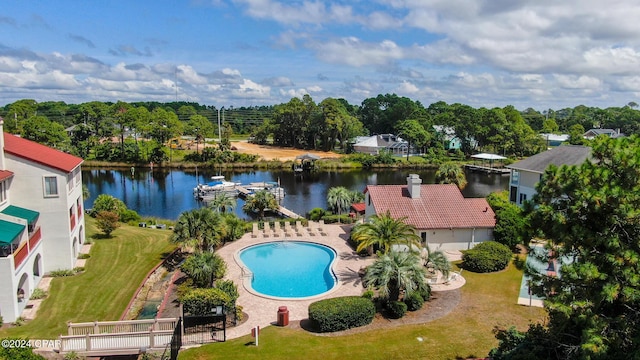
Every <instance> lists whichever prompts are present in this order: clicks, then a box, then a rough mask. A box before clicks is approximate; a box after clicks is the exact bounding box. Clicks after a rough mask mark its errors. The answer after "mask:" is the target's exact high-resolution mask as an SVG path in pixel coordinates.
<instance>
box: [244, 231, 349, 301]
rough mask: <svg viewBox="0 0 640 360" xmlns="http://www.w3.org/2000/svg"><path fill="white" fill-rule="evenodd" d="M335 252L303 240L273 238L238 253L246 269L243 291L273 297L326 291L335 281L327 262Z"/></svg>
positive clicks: (318, 293) (307, 294)
mask: <svg viewBox="0 0 640 360" xmlns="http://www.w3.org/2000/svg"><path fill="white" fill-rule="evenodd" d="M335 259H336V252H335V250H333V249H332V248H330V247H328V246H324V245H321V244H316V243H309V242H304V241H274V242H268V243H264V244H259V245H253V246H249V247H247V248H244V249H242V250H241V251H240V252H239V260H240V261H241V262H242V264H241V266H244V267H246V268H247V269H248V270H250V272H251V274H249V276H248V277H247V278H246V280H245V287H247V290H249V291H252V292H255V293H258V294H259V295H264V296H267V297H274V298H288V299H291V298H308V297H313V296H317V295H320V294H323V293H326V292H328V291H330V290H331V289H333V288H334V287H335V286H336V284H337V279H336V276H335V275H334V273H333V271H332V270H331V265H332V263H333V261H334V260H335Z"/></svg>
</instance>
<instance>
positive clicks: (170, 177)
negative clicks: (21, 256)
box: [82, 168, 509, 220]
mask: <svg viewBox="0 0 640 360" xmlns="http://www.w3.org/2000/svg"><path fill="white" fill-rule="evenodd" d="M410 173H411V174H419V175H420V177H421V178H422V183H423V184H432V183H434V179H435V170H411V169H393V170H389V169H385V170H377V171H373V170H348V171H320V172H313V173H307V174H304V175H301V176H296V175H294V174H293V173H292V172H288V171H269V170H245V171H229V172H222V173H219V172H217V171H213V170H205V171H202V170H200V171H198V172H197V173H196V171H195V170H176V169H158V168H156V169H153V170H152V171H151V170H149V169H135V171H133V172H132V171H131V170H130V169H99V170H98V169H92V170H83V172H82V179H83V181H84V183H85V184H86V185H87V186H88V188H89V192H90V197H89V198H88V199H85V203H84V205H85V208H86V209H90V208H91V207H92V206H93V201H94V200H95V199H96V197H97V196H98V195H100V194H109V195H112V196H114V197H116V198H118V199H120V200H122V201H123V202H124V203H125V204H126V205H127V207H128V208H129V209H132V210H135V211H137V212H138V213H139V214H140V215H142V216H154V217H159V218H164V219H174V220H175V219H177V218H178V217H179V216H180V213H182V212H183V211H188V210H191V209H195V208H198V207H200V206H203V205H204V204H203V203H202V202H201V201H197V200H196V199H195V198H194V196H193V188H194V187H195V186H196V185H197V184H198V183H205V182H208V181H209V180H208V179H210V178H211V176H213V175H224V176H225V177H226V179H227V180H229V181H233V182H240V183H242V184H248V183H251V182H260V181H275V182H279V183H280V185H281V186H282V187H283V188H284V189H285V191H286V196H285V197H284V199H283V200H282V205H283V206H284V207H286V208H288V209H290V210H292V211H294V212H296V213H297V214H300V215H302V216H304V214H305V213H307V212H308V211H309V210H311V209H313V208H315V207H321V208H326V206H327V203H326V201H327V200H326V199H327V191H328V190H329V188H331V187H335V186H344V187H346V188H347V189H349V190H352V191H363V190H364V189H365V187H366V186H367V185H388V184H406V178H407V176H408V175H409V174H410ZM466 175H467V181H468V185H467V187H466V188H465V189H464V191H463V194H464V196H465V197H484V196H487V195H488V194H489V193H491V192H494V191H502V190H506V189H507V186H508V183H509V177H508V176H504V175H497V174H483V173H471V172H467V174H466ZM243 204H244V201H243V200H242V199H238V206H237V207H236V209H234V211H235V213H236V214H237V215H238V216H240V217H241V218H244V219H248V218H250V216H249V215H247V214H245V213H244V212H243V211H242V205H243Z"/></svg>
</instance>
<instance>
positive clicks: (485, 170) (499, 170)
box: [464, 164, 511, 175]
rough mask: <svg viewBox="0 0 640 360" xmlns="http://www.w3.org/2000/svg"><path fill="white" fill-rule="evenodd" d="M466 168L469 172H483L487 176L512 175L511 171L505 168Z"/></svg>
mask: <svg viewBox="0 0 640 360" xmlns="http://www.w3.org/2000/svg"><path fill="white" fill-rule="evenodd" d="M464 168H465V169H467V170H469V171H474V172H483V173H487V174H502V175H509V174H511V169H507V168H503V167H490V166H482V165H474V164H466V165H465V166H464Z"/></svg>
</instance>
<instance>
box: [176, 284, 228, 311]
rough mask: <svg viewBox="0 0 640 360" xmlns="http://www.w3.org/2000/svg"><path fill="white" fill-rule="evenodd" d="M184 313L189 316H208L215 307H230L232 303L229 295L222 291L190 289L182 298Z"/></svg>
mask: <svg viewBox="0 0 640 360" xmlns="http://www.w3.org/2000/svg"><path fill="white" fill-rule="evenodd" d="M182 305H183V306H184V312H186V313H189V314H190V315H209V314H210V313H211V309H212V308H214V307H215V306H219V305H225V306H226V307H227V308H230V307H232V306H233V305H234V304H233V301H232V299H231V297H230V296H229V294H227V293H226V292H225V291H224V290H222V289H216V288H208V289H202V288H198V289H192V290H190V291H188V292H187V293H186V294H185V295H184V296H183V297H182Z"/></svg>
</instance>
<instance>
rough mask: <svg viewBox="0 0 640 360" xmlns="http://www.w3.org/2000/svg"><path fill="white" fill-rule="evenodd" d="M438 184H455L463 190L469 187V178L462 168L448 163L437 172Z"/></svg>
mask: <svg viewBox="0 0 640 360" xmlns="http://www.w3.org/2000/svg"><path fill="white" fill-rule="evenodd" d="M436 182H437V183H438V184H455V185H457V186H458V188H459V189H460V190H462V189H464V187H465V186H467V177H466V176H465V175H464V171H463V170H462V168H461V167H460V166H458V165H456V164H454V163H452V162H448V163H444V164H442V165H440V167H439V168H438V171H436Z"/></svg>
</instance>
